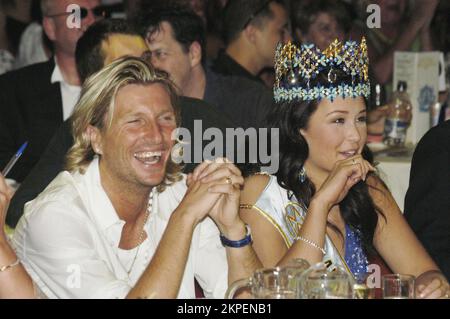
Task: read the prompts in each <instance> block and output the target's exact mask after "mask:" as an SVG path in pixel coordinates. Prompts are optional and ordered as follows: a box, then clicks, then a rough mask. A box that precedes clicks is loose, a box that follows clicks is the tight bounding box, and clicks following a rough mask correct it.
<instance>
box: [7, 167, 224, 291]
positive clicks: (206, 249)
mask: <svg viewBox="0 0 450 319" xmlns="http://www.w3.org/2000/svg"><path fill="white" fill-rule="evenodd" d="M185 192H186V185H185V180H184V179H183V180H182V181H180V182H177V183H175V184H173V185H172V186H169V187H167V188H166V190H165V191H164V192H162V193H157V192H155V193H154V196H153V206H152V212H151V214H150V216H149V219H148V222H147V224H146V225H145V231H146V232H147V234H148V238H147V239H146V240H145V241H144V242H143V243H142V244H141V248H140V250H139V254H138V256H137V258H136V262H135V263H134V265H133V268H132V270H131V273H130V276H129V275H128V273H127V271H128V270H129V268H130V266H131V264H132V263H133V259H134V257H135V256H136V254H135V252H136V249H137V248H135V250H131V251H124V250H121V249H119V248H118V247H119V241H120V237H121V233H122V228H123V226H124V224H125V222H124V221H122V220H120V219H119V217H118V215H117V213H116V211H115V210H114V208H113V206H112V203H111V201H110V200H109V198H108V196H107V195H106V193H105V191H104V190H103V188H102V186H101V183H100V173H99V168H98V160H97V159H94V160H93V161H92V162H91V164H90V165H89V167H88V168H87V171H86V173H85V174H84V175H81V174H79V173H75V174H70V173H69V172H67V171H65V172H62V173H60V174H59V175H58V176H57V177H56V178H55V179H54V180H53V181H52V182H51V183H50V185H49V186H48V187H47V188H46V189H45V190H44V191H43V192H42V193H41V194H40V195H39V196H38V197H37V198H36V199H35V200H33V201H31V202H29V203H27V204H26V205H25V212H24V216H23V217H22V218H21V220H20V221H19V224H18V226H17V228H16V230H15V233H14V237H13V243H14V246H15V248H16V250H17V253H18V256H19V258H20V259H21V261H22V263H23V264H24V266H25V268H26V269H27V271H28V272H29V274H30V276H31V277H32V278H33V280H34V281H35V282H36V284H37V286H38V287H39V289H40V290H41V291H42V292H43V293H44V294H45V295H46V296H48V297H49V298H124V297H125V296H126V295H127V294H128V292H129V291H130V290H131V288H132V287H133V286H134V285H135V283H136V282H137V280H138V279H139V278H140V276H141V275H142V273H143V272H144V270H145V269H146V267H147V266H148V264H149V263H150V261H151V259H152V256H153V254H154V253H155V251H156V248H157V245H158V243H159V241H160V239H161V237H162V235H163V233H164V230H165V228H166V226H167V223H168V220H169V217H170V215H171V213H172V212H173V211H174V209H175V208H176V207H177V206H178V204H179V202H180V201H181V199H182V198H183V196H184V194H185ZM175 262H176V261H175ZM194 277H195V278H196V279H197V281H198V282H199V284H200V286H201V287H202V288H203V290H204V293H205V296H206V297H208V298H211V297H214V298H223V297H224V295H225V291H226V289H227V279H228V267H227V259H226V251H225V248H224V247H223V246H222V245H221V243H220V239H219V230H218V228H217V227H216V225H215V224H214V222H213V221H212V220H211V219H209V218H207V219H205V220H204V221H203V222H202V223H200V224H199V225H198V226H197V227H196V228H195V230H194V234H193V237H192V242H191V247H190V253H189V258H188V260H187V263H186V267H185V272H184V276H183V279H182V283H181V287H180V290H179V294H178V298H183V299H186V298H195V288H194Z"/></svg>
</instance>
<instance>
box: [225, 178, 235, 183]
mask: <svg viewBox="0 0 450 319" xmlns="http://www.w3.org/2000/svg"><path fill="white" fill-rule="evenodd" d="M225 180H226V182H227V184H230V185H231V184H233V180H232V179H231V177H227V178H226V179H225Z"/></svg>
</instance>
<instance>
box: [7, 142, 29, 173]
mask: <svg viewBox="0 0 450 319" xmlns="http://www.w3.org/2000/svg"><path fill="white" fill-rule="evenodd" d="M27 145H28V142H25V143H23V144H22V146H21V147H20V148H19V150H18V151H17V152H16V154H14V156H13V157H11V159H10V160H9V162H8V164H6V166H5V168H4V169H3V171H2V175H3V176H4V177H6V175H8V173H9V171H10V170H11V169H12V168H13V166H14V164H16V162H17V161H18V160H19V158H20V156H22V153H23V151H24V150H25V148H26V147H27Z"/></svg>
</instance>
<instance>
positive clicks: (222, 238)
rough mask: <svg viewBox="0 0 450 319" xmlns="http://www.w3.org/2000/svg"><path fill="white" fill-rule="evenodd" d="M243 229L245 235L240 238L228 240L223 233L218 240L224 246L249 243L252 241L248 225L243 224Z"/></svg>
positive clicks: (240, 245)
mask: <svg viewBox="0 0 450 319" xmlns="http://www.w3.org/2000/svg"><path fill="white" fill-rule="evenodd" d="M245 229H246V231H247V233H246V235H245V237H244V238H243V239H241V240H230V239H228V238H226V237H225V236H224V235H223V234H220V241H221V242H222V245H223V246H225V247H232V248H241V247H245V246H247V245H250V244H251V243H252V241H253V240H252V233H251V230H250V226H248V225H247V224H245Z"/></svg>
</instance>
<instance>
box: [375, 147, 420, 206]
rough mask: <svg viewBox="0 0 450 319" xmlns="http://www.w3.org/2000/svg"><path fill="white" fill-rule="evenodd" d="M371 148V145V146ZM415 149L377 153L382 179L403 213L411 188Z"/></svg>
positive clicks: (376, 157)
mask: <svg viewBox="0 0 450 319" xmlns="http://www.w3.org/2000/svg"><path fill="white" fill-rule="evenodd" d="M369 148H371V147H370V145H369ZM413 153H414V147H413V146H411V145H410V146H409V147H408V148H404V149H402V150H401V149H397V150H395V149H394V150H392V151H389V150H384V151H382V152H380V151H379V152H378V153H377V152H375V153H374V157H375V162H378V163H379V164H378V167H377V168H378V172H379V174H380V177H381V179H382V180H383V181H384V182H385V183H386V185H387V186H388V187H389V190H390V191H391V193H392V196H393V197H394V199H395V201H396V202H397V205H398V207H399V208H400V210H401V211H402V212H403V209H404V204H405V196H406V192H407V190H408V186H409V173H410V171H411V159H412V155H413Z"/></svg>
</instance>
